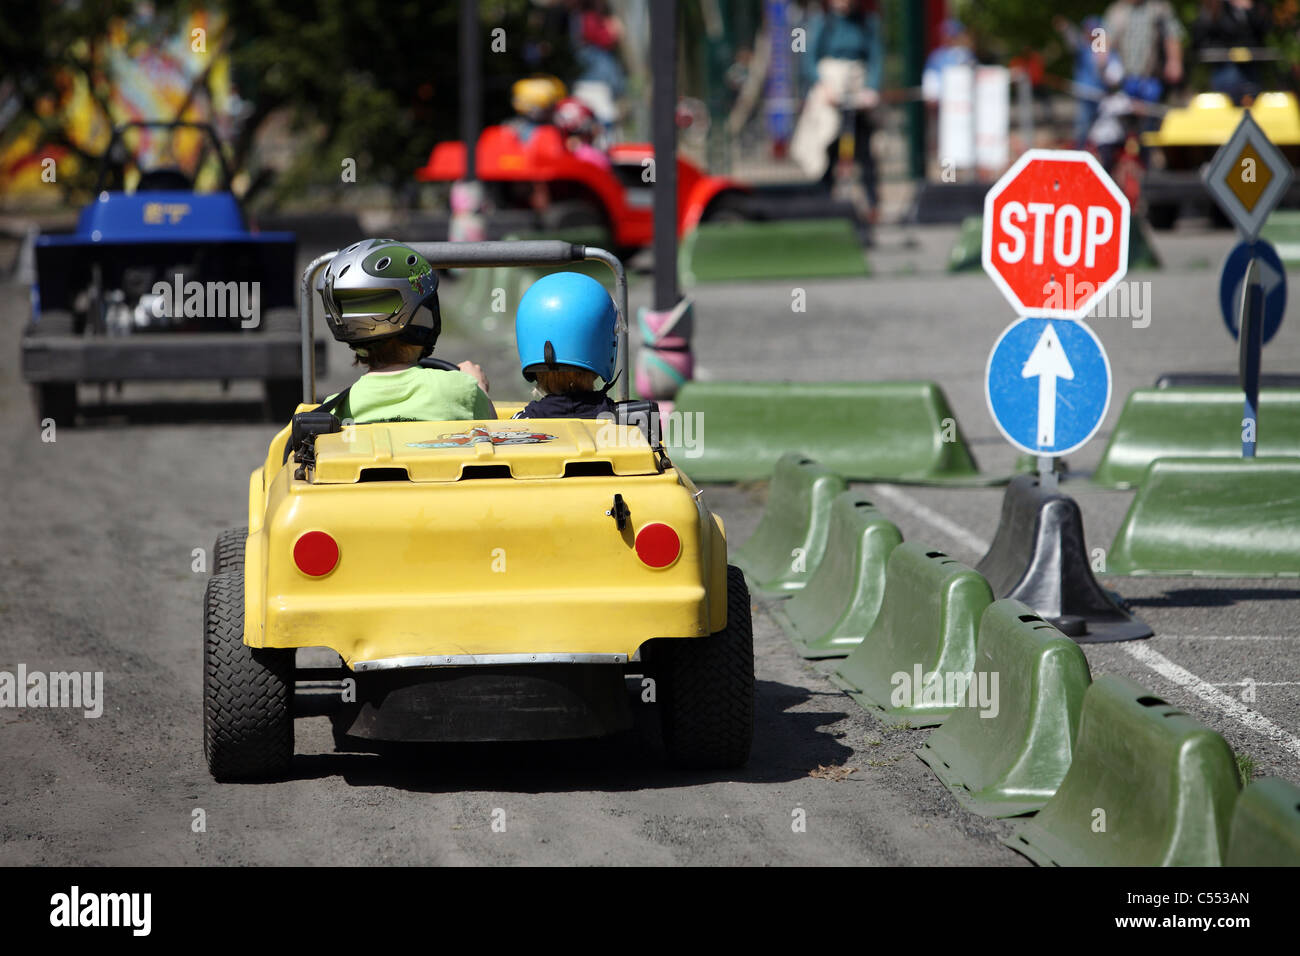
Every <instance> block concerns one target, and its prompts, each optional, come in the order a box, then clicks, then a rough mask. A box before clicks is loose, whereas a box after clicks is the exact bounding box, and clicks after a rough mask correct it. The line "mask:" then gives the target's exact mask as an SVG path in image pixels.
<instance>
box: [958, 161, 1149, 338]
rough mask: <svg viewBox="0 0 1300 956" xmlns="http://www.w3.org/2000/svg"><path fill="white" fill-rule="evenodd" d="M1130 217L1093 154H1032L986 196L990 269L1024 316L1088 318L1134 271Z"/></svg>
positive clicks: (1121, 196) (986, 267)
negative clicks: (1130, 259)
mask: <svg viewBox="0 0 1300 956" xmlns="http://www.w3.org/2000/svg"><path fill="white" fill-rule="evenodd" d="M1128 217H1129V208H1128V200H1127V199H1126V198H1125V197H1124V194H1123V193H1122V192H1120V191H1119V187H1118V186H1116V185H1115V183H1114V182H1113V181H1112V180H1111V178H1110V177H1109V176H1108V175H1106V171H1105V170H1104V169H1102V168H1101V164H1100V163H1098V162H1097V160H1096V159H1095V158H1094V157H1093V156H1092V155H1091V154H1090V153H1083V152H1074V151H1070V150H1054V149H1031V150H1029V151H1028V152H1026V153H1025V154H1024V155H1023V156H1021V157H1020V159H1019V160H1017V161H1016V164H1015V165H1014V166H1012V167H1011V168H1010V169H1009V170H1007V172H1006V174H1005V175H1004V176H1003V177H1002V178H1001V179H999V180H998V181H997V182H996V183H995V184H994V185H993V187H992V188H990V189H989V191H988V194H987V195H986V196H985V197H984V271H985V272H987V273H988V274H989V275H990V276H991V277H992V279H993V281H994V282H995V283H997V286H998V288H999V289H1001V290H1002V294H1003V295H1005V296H1006V297H1007V301H1008V302H1010V303H1011V305H1012V308H1014V309H1015V310H1016V312H1017V313H1019V314H1020V315H1033V316H1038V317H1041V318H1048V319H1081V318H1083V317H1084V316H1085V315H1087V314H1088V312H1089V311H1090V310H1091V309H1092V307H1093V306H1094V305H1096V304H1097V302H1098V301H1100V300H1101V298H1102V297H1103V296H1105V295H1106V293H1108V292H1109V291H1110V290H1111V289H1113V288H1114V287H1115V286H1116V285H1117V284H1118V283H1119V280H1120V279H1122V278H1123V277H1124V273H1125V272H1126V271H1127V270H1128Z"/></svg>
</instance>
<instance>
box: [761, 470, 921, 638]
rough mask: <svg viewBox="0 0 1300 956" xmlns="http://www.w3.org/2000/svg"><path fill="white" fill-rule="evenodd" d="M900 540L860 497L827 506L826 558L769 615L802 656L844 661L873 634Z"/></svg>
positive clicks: (851, 493)
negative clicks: (801, 586) (888, 570)
mask: <svg viewBox="0 0 1300 956" xmlns="http://www.w3.org/2000/svg"><path fill="white" fill-rule="evenodd" d="M902 540H903V535H902V534H901V533H900V532H899V530H898V528H897V527H895V525H894V523H893V522H892V521H890V520H889V519H888V518H886V517H885V516H884V515H882V514H881V513H880V512H879V511H877V510H876V508H875V506H874V505H873V504H872V503H871V501H870V500H868V499H867V498H865V497H863V496H862V495H861V494H860V493H859V492H856V491H846V492H844V493H843V494H841V495H839V496H837V497H836V498H835V500H834V501H833V502H831V514H830V530H829V532H828V533H827V536H826V553H825V554H824V555H823V556H822V559H821V562H820V563H819V564H818V565H817V570H816V571H815V572H813V574H812V575H811V576H810V577H809V578H808V584H807V586H806V587H805V588H804V589H803V590H802V591H799V592H798V593H797V594H795V595H794V596H793V597H791V598H790V600H788V601H786V602H784V603H783V604H781V605H780V606H779V607H777V608H775V609H774V610H773V616H774V617H775V618H776V622H777V623H778V624H779V625H781V628H782V629H783V630H784V631H785V632H786V634H788V635H789V636H790V640H791V641H793V642H794V646H795V650H797V651H798V652H799V654H800V655H801V656H803V657H807V658H821V657H843V656H844V655H846V654H848V653H849V652H850V651H851V650H853V648H855V647H857V646H858V645H859V644H861V643H862V638H863V636H865V635H866V633H867V631H869V630H871V625H872V624H874V623H875V622H876V615H877V613H879V611H880V602H881V599H882V598H883V597H884V596H885V564H886V562H887V561H888V560H889V554H890V552H891V551H893V550H894V548H896V547H897V546H898V545H899V544H900V543H901V542H902Z"/></svg>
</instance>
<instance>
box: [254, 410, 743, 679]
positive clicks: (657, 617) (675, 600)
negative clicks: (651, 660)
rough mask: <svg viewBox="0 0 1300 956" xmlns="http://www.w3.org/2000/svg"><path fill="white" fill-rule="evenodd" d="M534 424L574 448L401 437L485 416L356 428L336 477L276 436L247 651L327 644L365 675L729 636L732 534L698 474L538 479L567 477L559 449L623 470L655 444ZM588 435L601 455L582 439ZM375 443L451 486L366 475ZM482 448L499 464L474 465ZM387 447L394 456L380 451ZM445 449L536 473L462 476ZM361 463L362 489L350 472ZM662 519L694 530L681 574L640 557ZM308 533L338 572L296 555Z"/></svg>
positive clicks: (461, 459)
mask: <svg viewBox="0 0 1300 956" xmlns="http://www.w3.org/2000/svg"><path fill="white" fill-rule="evenodd" d="M527 425H528V428H530V429H533V428H539V429H540V428H542V427H543V426H545V428H547V429H549V431H548V432H547V433H549V434H556V433H557V432H563V433H564V435H565V440H564V441H559V439H558V437H557V441H556V442H554V443H553V444H554V445H555V446H556V447H555V448H553V449H552V452H554V453H555V454H553V455H550V456H547V455H541V454H538V453H537V449H538V447H539V445H498V446H492V445H480V446H471V447H470V448H468V449H466V448H463V447H453V448H446V449H409V450H408V449H405V442H404V441H398V440H397V439H399V438H400V439H405V438H407V437H408V436H418V437H419V438H423V437H427V436H428V435H430V434H443V433H451V432H461V431H465V430H466V429H467V428H469V427H473V426H474V423H471V422H432V423H390V424H375V425H359V426H352V429H351V430H353V431H355V433H356V434H355V435H354V436H353V440H352V441H351V442H350V443H344V442H343V440H342V438H343V436H342V435H341V434H334V435H327V436H320V437H319V438H318V439H317V454H318V464H319V465H320V467H321V469H322V471H324V470H327V467H332V466H331V465H330V463H331V462H333V463H334V464H336V465H337V466H338V467H337V468H336V469H335V471H334V472H333V477H332V478H331V479H330V481H329V482H328V483H327V482H324V481H316V480H312V479H314V478H315V477H316V475H315V474H314V473H310V472H309V473H308V474H307V476H306V478H305V479H297V478H295V477H294V472H295V469H296V468H297V466H296V465H295V464H294V462H293V461H292V460H290V461H289V462H288V463H287V464H284V465H281V457H282V455H283V442H284V441H285V440H286V438H287V430H285V431H282V432H281V433H280V434H278V435H277V436H276V437H275V439H273V440H272V442H271V446H270V449H269V451H268V456H267V460H266V463H265V464H264V465H263V467H262V468H259V469H258V470H257V471H255V472H253V474H252V476H251V477H250V480H249V538H248V546H247V550H246V553H245V615H244V625H245V632H244V640H245V643H247V644H249V645H250V646H253V647H263V646H266V647H328V648H330V649H332V650H334V651H335V652H337V653H338V654H339V655H340V656H341V657H342V658H343V659H344V661H345V662H346V663H347V664H348V666H349V667H355V666H356V665H357V664H358V663H360V662H367V661H381V660H386V659H390V658H404V657H415V658H432V657H438V656H452V657H463V656H465V655H473V656H481V655H496V654H570V653H572V654H622V655H627V656H631V655H632V654H634V653H635V652H636V651H637V649H638V648H639V647H640V646H641V645H642V644H643V643H644V642H645V641H647V640H650V639H652V638H657V637H674V638H691V637H703V636H705V635H708V634H710V633H713V632H715V631H719V630H721V629H722V628H723V627H724V626H725V625H726V574H727V572H726V565H727V553H726V547H727V546H726V537H725V532H724V530H723V526H722V522H721V521H720V520H719V519H718V518H717V517H716V516H714V515H713V514H711V513H710V512H709V511H708V509H707V508H706V507H705V506H704V504H703V502H702V500H701V497H700V494H699V491H698V489H697V488H696V487H695V486H694V485H693V484H691V483H690V481H689V479H687V478H686V477H685V476H684V475H681V474H680V473H679V472H678V471H676V470H675V469H673V468H671V467H670V468H667V469H665V470H664V471H663V472H659V471H658V468H657V466H656V467H652V468H650V469H649V472H650V473H648V474H629V475H613V476H609V475H605V476H590V477H587V476H583V477H573V476H570V477H539V476H537V473H538V472H539V471H540V470H542V468H541V465H540V464H539V463H541V462H548V464H547V465H546V467H547V468H550V469H551V470H552V471H554V470H556V469H555V468H554V465H555V461H558V460H560V458H562V457H563V454H561V452H560V446H561V445H566V446H567V445H571V447H569V449H568V452H565V454H568V453H571V452H575V451H576V452H577V459H576V460H583V459H584V458H593V457H595V456H598V460H603V461H611V464H612V463H613V462H615V461H623V460H624V459H623V458H620V456H621V455H626V456H627V458H626V460H627V461H629V462H630V461H632V460H633V459H634V458H637V456H639V455H641V454H643V453H644V454H647V455H648V454H649V449H648V448H647V447H645V440H644V437H643V436H642V435H641V433H640V432H639V431H638V430H637V429H635V428H633V427H630V426H614V425H610V424H607V423H604V422H598V421H586V422H584V421H577V420H571V419H570V420H564V419H561V420H541V419H539V420H534V421H529V422H528V423H527ZM557 426H560V427H557ZM602 428H603V429H618V431H619V432H620V433H621V435H620V436H619V439H618V441H613V440H609V441H608V442H607V443H606V445H605V446H602V445H601V443H600V441H599V440H598V439H596V438H595V437H594V436H595V434H596V433H597V432H598V431H599V430H600V429H602ZM381 436H382V437H381ZM583 436H586V440H587V441H588V443H589V444H590V446H591V447H590V448H589V449H588V448H585V447H579V446H580V445H581V444H582V440H583ZM417 440H418V439H417ZM363 447H364V448H367V449H370V453H371V454H372V455H375V456H378V457H372V459H371V467H384V468H391V467H395V466H404V467H407V468H408V469H409V470H410V471H412V472H413V473H417V472H421V471H422V469H427V472H428V474H431V475H436V476H437V477H433V478H430V479H429V480H413V481H401V480H396V481H392V480H389V481H373V480H368V481H356V480H355V475H356V474H358V473H359V472H360V471H361V468H360V467H359V463H360V461H361V449H362V448H363ZM478 447H482V448H486V449H487V457H486V458H482V459H480V458H478V457H477V456H478V454H479V452H478ZM399 448H400V449H401V450H400V451H398V450H397V449H399ZM390 449H392V450H393V453H392V457H391V458H390V457H383V456H384V455H385V454H386V453H387V452H388V451H389V450H390ZM437 455H442V456H443V457H444V459H445V460H446V461H452V462H457V463H458V464H457V467H456V469H455V472H456V474H457V475H459V473H460V464H462V463H467V462H468V463H479V464H481V463H489V464H508V465H510V467H511V469H512V472H514V473H522V474H530V475H532V477H527V478H517V477H511V478H505V477H499V478H497V477H491V478H478V477H474V478H464V479H460V480H457V479H456V478H454V477H448V476H449V475H451V474H452V470H451V469H450V468H445V469H444V468H443V467H442V466H440V465H437V464H433V461H434V459H435V457H436V456H437ZM649 460H650V461H651V462H653V457H652V456H651V458H650V459H649ZM345 462H346V463H347V468H346V469H345V468H344V467H343V465H344V463H345ZM349 469H350V470H351V473H352V474H353V475H354V479H353V481H351V482H348V481H344V480H342V475H343V474H344V472H345V471H346V470H349ZM530 469H531V470H530ZM558 474H559V475H563V474H564V471H563V467H562V462H561V466H560V467H559V468H558ZM263 476H270V477H269V481H267V482H263ZM615 494H620V495H622V497H623V500H624V502H625V503H626V505H627V507H628V509H629V511H630V519H629V524H628V527H626V528H625V529H624V530H623V531H621V532H620V531H619V530H618V528H617V526H616V523H615V520H614V518H613V517H612V516H610V515H608V514H606V512H607V511H609V510H610V509H611V508H612V506H613V499H614V495H615ZM652 522H662V523H664V524H667V525H669V526H671V527H672V528H673V529H674V530H676V532H677V533H678V535H679V536H680V538H681V552H680V554H679V556H678V558H677V560H676V562H674V563H673V564H672V565H670V566H669V567H667V568H662V569H654V568H650V567H647V566H646V565H645V564H643V563H642V562H641V561H640V559H639V558H638V557H637V554H636V551H635V549H634V541H635V534H636V532H637V531H639V530H640V529H641V528H642V527H644V526H645V525H646V524H649V523H652ZM308 531H325V532H327V533H328V534H329V535H330V536H331V537H333V538H334V540H335V541H336V542H337V543H338V546H339V560H338V563H337V565H336V566H335V568H334V569H333V570H332V571H331V572H330V573H328V574H326V575H324V576H322V577H318V578H314V577H311V576H309V575H307V574H305V573H303V572H302V571H300V570H299V569H298V567H297V565H296V564H295V563H294V560H293V547H294V544H295V542H296V541H297V540H298V538H299V537H301V535H302V534H304V533H306V532H308Z"/></svg>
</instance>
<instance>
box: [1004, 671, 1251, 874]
mask: <svg viewBox="0 0 1300 956" xmlns="http://www.w3.org/2000/svg"><path fill="white" fill-rule="evenodd" d="M1240 788H1241V781H1240V778H1239V776H1238V774H1237V764H1236V761H1235V760H1234V758H1233V756H1232V748H1230V747H1229V746H1228V743H1227V741H1225V740H1224V739H1223V738H1222V737H1220V736H1219V735H1218V734H1217V733H1215V732H1214V731H1213V730H1210V729H1209V728H1208V727H1206V726H1204V725H1202V724H1199V723H1197V722H1196V721H1195V720H1193V719H1192V718H1191V717H1188V716H1187V715H1186V714H1184V713H1183V712H1182V711H1180V710H1178V709H1177V708H1176V707H1172V706H1170V705H1169V704H1167V703H1166V702H1165V701H1163V700H1161V699H1160V698H1158V697H1156V696H1154V695H1153V694H1152V693H1151V692H1150V691H1149V690H1146V689H1145V688H1144V687H1142V686H1141V685H1139V684H1135V683H1134V682H1133V681H1131V680H1128V679H1126V678H1122V677H1115V676H1112V675H1106V676H1103V677H1098V678H1097V679H1096V680H1095V681H1093V683H1092V686H1091V687H1089V688H1088V692H1087V693H1086V694H1084V697H1083V712H1082V714H1081V715H1080V718H1079V734H1078V736H1077V737H1076V738H1075V742H1074V760H1073V762H1072V763H1071V764H1070V769H1069V771H1068V772H1067V773H1066V775H1065V779H1064V780H1063V781H1061V786H1060V788H1059V789H1058V790H1057V791H1056V796H1054V797H1053V798H1052V799H1051V800H1049V801H1048V802H1047V805H1046V806H1044V807H1043V809H1042V810H1040V811H1039V812H1038V815H1037V816H1035V817H1033V818H1032V819H1031V820H1029V821H1028V822H1027V823H1024V824H1022V825H1021V826H1020V827H1019V828H1018V829H1017V830H1016V832H1015V833H1014V834H1013V835H1012V836H1011V837H1010V838H1009V839H1008V840H1006V841H1005V842H1006V843H1007V845H1008V846H1010V847H1012V848H1013V849H1015V850H1017V851H1019V852H1020V853H1023V854H1024V855H1025V856H1027V857H1029V858H1030V859H1031V860H1033V861H1034V862H1035V863H1038V864H1039V865H1042V866H1049V865H1056V866H1219V865H1220V864H1221V863H1222V862H1223V858H1224V854H1225V852H1226V850H1227V846H1228V828H1229V825H1230V823H1231V820H1232V809H1233V805H1234V803H1235V802H1236V800H1237V793H1238V791H1239V790H1240Z"/></svg>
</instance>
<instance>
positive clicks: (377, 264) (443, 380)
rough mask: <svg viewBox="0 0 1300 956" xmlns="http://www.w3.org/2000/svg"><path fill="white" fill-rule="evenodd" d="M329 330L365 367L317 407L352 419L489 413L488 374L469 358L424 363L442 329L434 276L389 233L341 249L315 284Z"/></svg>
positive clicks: (446, 417) (421, 259)
mask: <svg viewBox="0 0 1300 956" xmlns="http://www.w3.org/2000/svg"><path fill="white" fill-rule="evenodd" d="M320 296H321V300H322V301H323V302H324V304H325V320H326V322H327V324H328V325H329V329H330V332H331V333H332V334H333V335H334V338H336V339H338V340H339V341H340V342H346V343H347V344H348V345H350V346H351V347H352V350H353V351H354V352H355V353H356V362H357V364H358V365H364V366H366V369H367V371H366V373H365V374H364V375H362V376H361V378H359V379H357V381H356V382H355V383H354V384H353V385H352V386H351V387H350V388H346V389H344V390H343V391H342V392H339V393H337V394H335V395H331V396H330V397H329V398H327V399H326V400H325V403H324V404H323V405H322V406H321V410H322V411H332V412H334V413H335V414H336V415H337V416H338V417H339V418H341V419H350V420H352V421H353V422H356V423H357V424H364V423H366V422H378V421H452V420H462V419H494V418H496V409H495V408H494V407H493V405H492V401H491V399H489V398H488V396H487V380H486V378H484V376H483V371H482V369H480V368H479V367H478V366H477V365H475V364H474V363H473V362H462V363H460V366H459V368H460V371H449V370H444V369H433V368H422V367H420V365H419V364H418V363H419V361H420V360H421V359H422V358H427V357H428V356H429V355H430V354H431V353H432V352H433V347H434V345H435V344H436V343H437V341H438V334H439V332H441V330H442V314H441V312H440V310H439V307H438V276H437V274H436V273H435V272H434V271H433V267H432V266H430V265H429V263H428V261H427V260H426V259H425V258H424V257H423V256H421V255H420V254H419V253H417V252H416V251H415V250H414V249H411V248H410V247H409V246H405V245H403V244H401V243H399V242H395V241H394V240H392V239H365V240H362V241H361V242H356V243H353V244H352V245H351V246H348V247H347V248H346V249H344V250H343V251H342V252H340V253H339V254H338V255H337V256H335V257H334V259H333V260H332V261H331V262H330V264H329V266H328V268H327V269H326V270H325V275H324V279H323V282H322V284H321V287H320Z"/></svg>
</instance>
